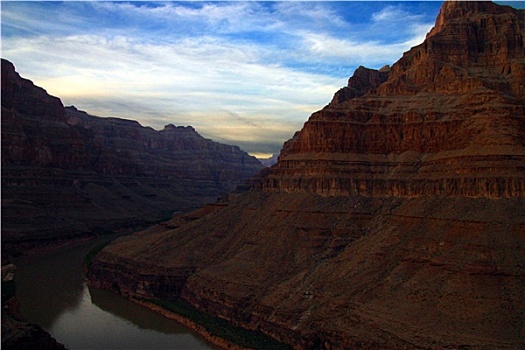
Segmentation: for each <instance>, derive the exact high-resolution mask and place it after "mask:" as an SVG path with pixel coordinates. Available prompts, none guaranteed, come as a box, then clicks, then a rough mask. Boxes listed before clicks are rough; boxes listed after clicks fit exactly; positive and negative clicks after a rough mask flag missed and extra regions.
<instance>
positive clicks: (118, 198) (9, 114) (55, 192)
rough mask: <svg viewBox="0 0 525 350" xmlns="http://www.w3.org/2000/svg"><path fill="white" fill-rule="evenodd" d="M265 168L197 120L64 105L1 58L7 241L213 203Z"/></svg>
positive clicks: (74, 232) (78, 231)
mask: <svg viewBox="0 0 525 350" xmlns="http://www.w3.org/2000/svg"><path fill="white" fill-rule="evenodd" d="M261 168H262V165H261V164H260V163H259V162H258V161H257V160H256V159H255V158H254V157H251V156H249V155H248V154H246V153H245V152H243V151H241V150H240V149H239V148H238V147H236V146H230V145H223V144H218V143H215V142H213V141H211V140H207V139H205V138H203V137H202V136H200V135H199V134H198V133H197V132H196V131H195V130H194V129H193V128H191V127H175V126H173V125H168V126H166V127H165V128H164V130H161V131H155V130H153V129H151V128H147V127H143V126H141V125H140V124H139V123H138V122H135V121H131V120H124V119H117V118H99V117H94V116H90V115H88V114H87V113H85V112H81V111H78V110H77V109H76V108H74V107H68V108H64V107H63V105H62V103H61V101H60V100H59V99H58V98H56V97H53V96H50V95H48V94H47V92H46V91H45V90H43V89H42V88H39V87H37V86H35V85H34V84H33V83H32V82H31V81H29V80H26V79H23V78H21V77H20V76H19V75H18V73H16V71H15V69H14V66H13V65H12V64H11V63H10V62H8V61H5V60H2V246H3V248H6V247H9V246H10V245H13V244H15V245H20V244H26V245H27V246H28V247H30V246H32V245H33V244H35V243H38V242H40V243H43V242H47V241H50V242H51V241H55V242H56V241H66V240H68V239H76V238H78V237H81V236H85V235H90V234H98V233H100V232H105V231H108V230H114V229H121V228H125V227H134V226H140V225H145V224H149V223H151V222H155V221H158V220H159V219H162V218H165V217H167V216H169V215H170V214H171V213H172V212H174V211H187V210H189V209H192V208H197V207H199V206H201V205H203V204H205V203H207V202H209V201H215V200H216V199H217V198H218V197H222V196H224V195H225V194H227V193H228V192H230V191H231V190H233V189H235V187H236V186H237V185H238V184H240V183H242V182H243V181H244V180H246V179H248V178H249V177H251V176H252V175H254V174H256V173H257V172H258V171H259V170H260V169H261Z"/></svg>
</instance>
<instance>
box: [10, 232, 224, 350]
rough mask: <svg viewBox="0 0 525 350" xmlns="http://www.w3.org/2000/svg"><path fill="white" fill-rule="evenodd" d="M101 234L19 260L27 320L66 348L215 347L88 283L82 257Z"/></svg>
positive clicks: (19, 286)
mask: <svg viewBox="0 0 525 350" xmlns="http://www.w3.org/2000/svg"><path fill="white" fill-rule="evenodd" d="M104 240H108V238H107V237H106V238H100V239H97V240H94V241H90V242H86V243H82V244H79V245H76V246H74V247H67V248H63V249H61V250H59V251H54V252H48V253H43V254H39V255H38V256H36V255H34V256H26V257H23V258H21V259H20V260H19V261H18V262H17V273H16V288H17V290H16V294H17V297H18V299H19V301H20V303H21V309H20V312H21V314H22V316H23V317H24V319H25V320H27V321H29V322H33V323H37V324H39V325H40V326H41V327H42V328H44V329H45V330H46V331H48V332H49V333H50V334H51V335H52V336H53V337H54V338H55V339H56V340H57V341H58V342H60V343H62V344H64V345H65V346H66V348H68V349H71V350H73V349H213V348H214V347H213V345H209V344H208V343H207V342H206V341H205V340H203V339H202V338H200V337H199V336H198V335H197V334H195V333H193V332H192V331H191V330H189V329H187V328H185V327H184V326H182V325H180V324H179V323H177V322H176V321H173V320H170V319H167V318H165V317H163V316H162V315H160V314H157V313H155V312H153V311H151V310H149V309H147V308H145V307H143V306H140V305H137V304H135V303H133V302H131V301H129V300H127V299H125V298H123V297H121V296H119V295H117V294H115V293H112V292H110V291H106V290H99V289H94V288H90V287H88V286H87V281H86V278H85V275H84V271H83V261H84V257H85V255H86V254H87V253H88V252H89V251H90V250H91V249H92V248H93V247H95V246H97V245H98V244H100V243H101V242H103V241H104Z"/></svg>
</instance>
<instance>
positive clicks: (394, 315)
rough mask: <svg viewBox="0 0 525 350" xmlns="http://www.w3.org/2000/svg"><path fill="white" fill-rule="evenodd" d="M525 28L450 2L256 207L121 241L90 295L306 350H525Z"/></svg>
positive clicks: (99, 268)
mask: <svg viewBox="0 0 525 350" xmlns="http://www.w3.org/2000/svg"><path fill="white" fill-rule="evenodd" d="M524 15H525V11H523V10H519V11H518V10H515V9H513V8H510V7H506V6H499V5H495V4H492V3H485V2H482V3H475V2H445V3H444V4H443V7H442V9H441V12H440V14H439V16H438V19H437V20H436V26H435V27H434V29H432V31H431V32H430V33H429V34H428V35H427V39H426V40H425V41H424V42H423V43H422V44H421V45H418V46H416V47H414V48H412V49H411V50H410V51H408V52H406V53H405V54H404V55H403V57H402V58H401V59H400V60H399V61H398V62H396V63H395V64H393V65H392V67H391V69H390V70H389V71H388V70H387V69H384V70H382V72H379V71H374V70H369V69H366V68H362V67H360V68H359V69H358V70H357V71H356V74H355V76H354V77H352V78H351V79H350V80H349V84H348V86H347V87H345V88H343V89H342V90H340V91H339V92H338V93H336V95H335V96H334V99H333V100H332V101H331V102H330V103H329V104H328V105H327V106H326V107H325V108H324V109H322V110H321V111H319V112H316V113H314V114H313V115H312V116H311V117H310V119H309V120H308V121H307V122H306V123H305V125H304V127H303V129H302V130H301V131H300V132H298V133H296V135H295V136H294V137H293V138H292V139H291V140H289V141H288V142H286V143H285V145H284V147H283V150H282V151H281V154H280V157H279V161H278V163H277V164H276V165H275V166H273V167H272V168H270V169H268V170H266V171H265V172H263V173H261V179H260V181H259V183H258V184H257V185H255V186H254V187H253V188H252V191H250V192H248V193H244V194H241V195H237V196H230V198H229V201H228V202H227V203H223V204H222V206H215V207H213V208H211V207H208V208H207V209H203V210H201V211H200V212H197V213H195V214H194V215H193V217H192V220H189V219H188V217H184V218H178V219H176V220H173V221H171V222H168V223H165V224H164V225H163V226H158V227H155V228H152V229H150V230H148V231H144V232H142V233H140V234H136V235H133V236H130V237H126V238H122V239H120V240H118V241H117V242H114V243H113V244H111V245H109V246H108V247H106V248H105V249H104V250H102V251H101V252H100V253H99V254H98V255H97V257H96V259H95V260H94V263H93V265H92V269H91V270H90V272H89V277H90V279H91V283H93V284H94V285H97V286H99V287H104V288H114V289H118V290H120V291H121V293H123V294H124V295H129V296H140V297H146V298H163V299H176V298H182V299H184V300H186V301H188V302H189V303H191V304H192V305H193V306H195V307H196V308H198V309H200V310H203V311H205V312H208V313H210V314H213V315H216V316H218V317H221V318H224V319H226V320H229V321H230V322H231V323H233V324H235V325H241V326H243V327H246V328H249V329H257V330H260V331H262V332H264V333H267V334H269V335H272V336H273V337H275V338H277V339H279V340H281V341H283V342H285V343H288V344H290V345H292V346H293V347H294V348H297V349H429V348H432V349H443V348H468V349H496V348H497V349H522V348H524V347H525V333H524V329H523V321H524V319H525V264H524V262H523V257H524V256H525V217H524V216H523V213H524V212H525V199H524V197H525V176H524V173H525V167H524V164H525V138H524V137H523V135H525V110H524V108H525V107H524V106H525V98H524V96H525V94H524V90H523V89H524V86H525V71H524V65H525V51H524V35H525V26H524V21H523V18H524Z"/></svg>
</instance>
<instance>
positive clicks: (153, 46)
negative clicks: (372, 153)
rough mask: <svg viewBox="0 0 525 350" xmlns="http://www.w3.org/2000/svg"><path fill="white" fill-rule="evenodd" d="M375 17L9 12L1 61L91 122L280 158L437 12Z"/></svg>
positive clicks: (215, 7) (324, 7)
mask: <svg viewBox="0 0 525 350" xmlns="http://www.w3.org/2000/svg"><path fill="white" fill-rule="evenodd" d="M360 4H363V5H362V6H365V5H366V3H360ZM368 6H370V8H369V9H363V8H361V7H358V6H357V4H355V3H352V2H349V3H339V2H338V3H330V2H328V3H309V2H306V3H305V2H275V3H273V2H263V3H258V2H232V3H225V2H210V3H201V2H197V3H192V2H190V3H187V2H185V3H178V2H175V3H160V4H157V3H133V2H131V3H120V2H79V3H76V2H64V3H38V2H37V3H12V2H7V3H3V4H2V43H3V55H4V57H5V58H7V59H9V60H11V61H12V62H13V63H14V64H15V66H16V67H17V69H18V71H19V72H20V73H21V74H22V75H23V76H24V77H27V78H29V79H31V80H33V81H34V82H35V83H36V84H38V85H40V86H42V87H44V88H45V89H46V90H48V91H49V92H50V93H52V94H54V95H56V96H59V97H61V98H62V100H63V101H64V103H65V104H74V105H76V106H77V107H78V108H80V109H83V110H86V111H87V112H89V113H91V114H96V115H101V116H119V117H123V118H131V119H136V120H138V121H139V122H141V123H142V124H143V125H148V126H152V127H154V128H157V129H160V128H162V127H163V126H164V125H165V124H168V123H174V124H178V125H192V126H194V127H195V128H196V129H197V130H198V131H199V132H200V133H201V134H202V135H203V136H205V137H209V138H212V139H214V140H216V141H220V142H227V143H233V144H238V145H240V146H242V147H243V148H244V149H245V150H247V151H248V152H251V153H254V154H255V153H276V152H278V151H279V149H280V145H282V143H283V142H284V141H286V140H287V139H288V138H290V137H291V136H292V135H293V133H294V132H295V131H296V130H298V129H300V128H301V126H302V124H303V123H304V122H305V121H306V120H307V118H308V116H309V115H310V114H311V113H312V112H314V111H316V110H318V109H320V108H322V107H323V106H324V105H325V104H326V103H328V102H329V101H330V99H331V97H332V95H333V94H334V93H335V91H337V90H338V89H339V88H340V87H341V86H342V85H344V84H345V83H346V80H347V79H348V77H349V76H350V75H351V74H352V72H353V70H355V68H357V66H359V65H367V66H369V67H373V68H378V67H380V66H382V65H384V64H392V63H393V62H394V61H395V60H397V59H398V58H399V57H400V56H401V54H402V52H403V51H406V50H408V49H409V48H410V46H413V45H416V44H418V43H419V42H420V41H422V38H424V35H425V34H426V32H427V31H428V30H429V29H430V26H431V24H430V23H431V21H430V18H432V20H433V18H434V17H435V15H436V13H437V10H438V9H439V6H436V5H435V4H433V5H427V6H422V5H421V4H419V5H418V6H419V7H415V8H412V7H410V6H408V5H406V4H390V3H388V4H386V5H385V4H382V5H381V6H379V5H378V3H373V4H370V5H368ZM357 10H359V11H361V12H360V13H359V16H357V15H356V14H357V12H356V11H357ZM363 11H364V13H366V14H367V17H366V18H365V17H363V16H362V12H363ZM352 13H354V15H352ZM57 14H60V15H57ZM53 16H54V17H53ZM400 16H403V17H404V18H405V20H403V21H400V20H399V18H400ZM49 18H54V20H52V21H49V20H46V19H49ZM385 27H388V28H390V29H393V28H398V33H399V35H398V36H396V37H392V36H391V34H390V33H389V34H388V35H384V33H381V30H382V29H381V28H385Z"/></svg>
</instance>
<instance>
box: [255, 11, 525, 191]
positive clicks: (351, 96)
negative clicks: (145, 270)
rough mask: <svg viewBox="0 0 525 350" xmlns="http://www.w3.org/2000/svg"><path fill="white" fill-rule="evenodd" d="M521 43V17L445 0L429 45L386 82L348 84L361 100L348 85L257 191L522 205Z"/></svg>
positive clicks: (360, 73)
mask: <svg viewBox="0 0 525 350" xmlns="http://www.w3.org/2000/svg"><path fill="white" fill-rule="evenodd" d="M524 40H525V39H524V26H523V11H516V10H514V9H512V8H509V7H501V6H498V5H495V4H492V3H488V2H483V3H476V2H464V3H463V2H445V4H444V5H443V8H442V10H441V13H440V15H439V17H438V20H437V25H436V27H435V28H434V29H433V30H432V31H431V32H430V33H429V35H428V38H427V40H425V42H424V43H422V44H421V45H419V46H416V47H414V48H412V49H411V50H410V51H408V52H407V53H405V54H404V55H403V58H401V59H400V60H399V61H398V62H397V63H396V64H394V65H393V66H392V69H391V71H390V73H388V79H387V80H386V81H385V82H384V83H382V84H381V81H382V79H380V76H379V74H380V73H379V72H377V71H375V72H374V75H372V74H370V73H369V75H368V77H370V76H372V77H374V79H367V76H366V74H365V73H366V72H370V70H368V71H367V70H366V69H364V68H362V67H360V68H358V69H357V70H356V72H355V74H354V77H353V78H351V79H350V81H352V79H354V78H355V79H354V81H358V82H359V84H356V85H358V86H359V88H358V89H354V90H355V91H358V92H356V93H349V92H348V93H344V91H347V90H348V91H350V85H351V84H350V83H349V87H347V88H344V89H343V90H341V91H339V92H338V93H337V94H336V96H335V97H334V100H333V101H332V102H331V103H330V104H329V105H328V106H327V107H326V108H324V109H323V110H321V111H319V112H317V113H314V114H313V115H312V117H311V118H310V119H309V120H308V122H307V123H306V124H305V125H304V127H303V129H302V130H301V131H300V132H299V133H297V134H296V135H295V136H294V138H293V139H292V140H290V141H288V142H287V143H286V144H285V146H284V149H283V150H282V152H281V155H280V162H279V164H278V165H277V167H275V169H274V171H273V172H272V174H271V175H270V176H268V177H267V179H266V182H265V184H264V185H263V187H264V189H265V190H266V191H286V192H294V191H305V192H316V193H319V194H323V195H356V194H359V195H365V196H385V195H388V196H400V197H417V196H426V195H450V196H473V197H477V196H481V197H483V196H490V197H522V196H523V195H524V193H525V191H524V189H525V182H524V181H525V178H524V177H523V169H524V168H523V166H522V165H523V164H524V163H525V158H524V154H525V148H524V146H525V142H524V138H523V135H524V134H525V121H524V115H525V98H524V96H525V90H524V89H525V68H524V63H523V60H524ZM363 77H364V78H363ZM383 79H384V78H383ZM378 84H379V85H378ZM345 89H346V90H345ZM354 90H351V91H354ZM364 92H366V93H364ZM346 95H348V96H346Z"/></svg>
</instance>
